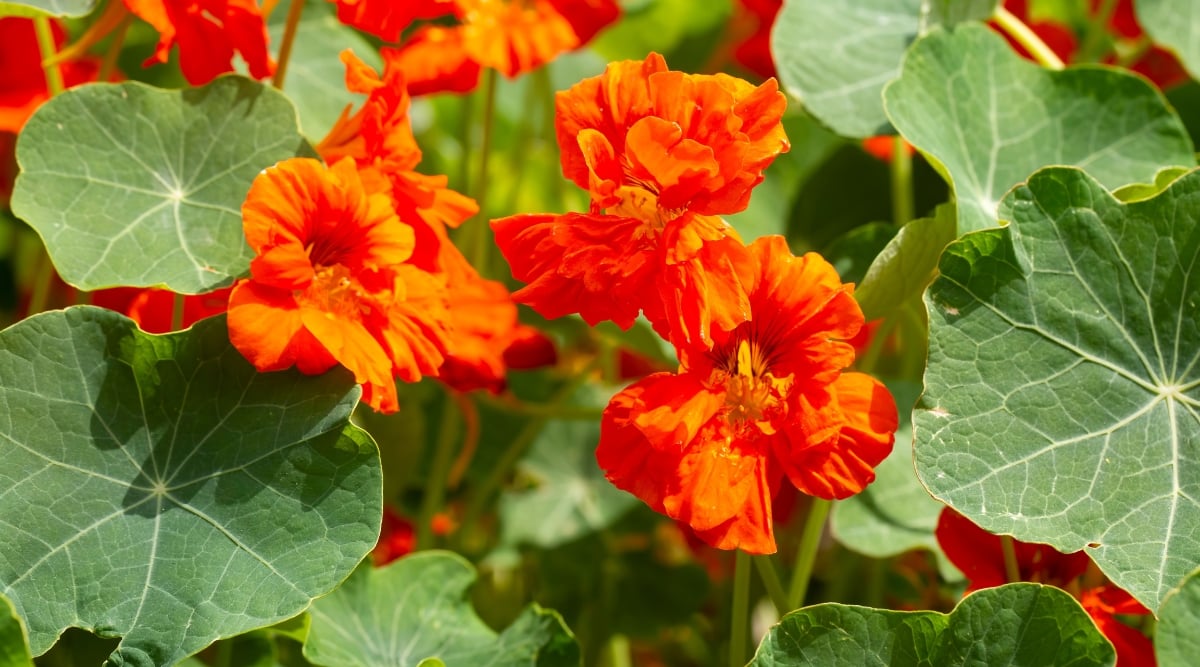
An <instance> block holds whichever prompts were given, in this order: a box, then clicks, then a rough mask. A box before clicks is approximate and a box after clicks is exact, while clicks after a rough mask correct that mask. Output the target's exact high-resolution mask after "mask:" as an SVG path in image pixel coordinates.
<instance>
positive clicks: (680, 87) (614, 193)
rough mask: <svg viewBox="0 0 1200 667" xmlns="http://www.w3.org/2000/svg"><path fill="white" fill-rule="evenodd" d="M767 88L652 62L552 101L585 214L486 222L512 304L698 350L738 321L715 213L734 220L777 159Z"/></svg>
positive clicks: (726, 230)
mask: <svg viewBox="0 0 1200 667" xmlns="http://www.w3.org/2000/svg"><path fill="white" fill-rule="evenodd" d="M785 105H786V101H785V99H784V97H783V95H782V94H781V93H780V92H779V90H778V86H777V85H776V83H775V81H774V80H771V81H768V82H766V83H764V84H763V85H761V86H758V87H755V86H751V85H750V84H748V83H746V82H745V81H742V80H740V79H735V78H733V77H730V76H726V75H723V74H717V75H692V74H684V73H682V72H673V71H670V70H668V69H667V67H666V63H665V62H664V61H663V59H662V57H661V56H659V55H658V54H651V55H650V56H649V57H648V58H647V59H646V60H645V61H642V62H635V61H624V62H618V63H613V64H611V65H609V66H608V68H607V70H605V73H604V74H603V75H601V76H598V77H593V78H591V79H586V80H584V81H582V82H580V83H579V84H577V85H575V86H573V87H572V88H571V89H570V90H568V91H566V92H561V93H559V94H558V96H557V100H556V106H557V120H556V126H557V134H558V143H559V148H560V149H561V151H562V163H563V173H564V174H565V175H566V176H567V177H568V178H570V179H571V180H572V181H574V182H575V183H576V184H577V185H579V186H580V187H582V188H585V189H587V190H588V192H589V193H590V195H591V198H592V206H591V211H589V212H588V213H568V214H565V215H553V214H532V215H517V216H512V217H509V218H504V219H500V220H495V221H493V222H492V229H493V230H494V231H495V232H496V242H497V244H498V245H499V246H500V250H501V251H502V252H503V253H504V256H505V258H506V259H507V260H508V262H509V265H510V266H511V268H512V271H513V276H514V277H516V278H517V279H518V280H521V281H523V282H526V283H528V285H526V287H524V288H523V289H521V290H520V291H518V292H516V293H515V294H514V295H513V296H514V298H516V299H517V300H518V301H520V302H521V303H526V304H528V305H530V306H532V307H533V308H534V309H535V310H537V311H538V312H539V313H541V314H542V315H543V316H545V317H549V318H554V317H560V316H563V315H566V314H570V313H579V314H580V315H581V316H582V317H583V318H584V320H586V321H587V322H588V323H589V324H595V323H597V322H599V321H602V320H612V321H613V322H615V323H616V324H617V325H619V326H621V327H624V328H628V327H630V326H631V325H632V323H633V320H634V319H635V318H636V317H637V315H638V313H639V312H644V313H645V315H646V316H647V318H649V320H650V322H651V323H652V324H653V325H654V326H655V329H656V330H658V331H659V333H660V334H662V335H663V336H664V337H666V338H668V339H669V340H671V341H673V342H679V343H682V344H689V343H691V342H693V341H707V340H708V335H709V334H708V329H709V327H710V326H715V327H719V328H725V329H730V328H733V327H734V326H737V325H738V324H739V323H741V322H742V321H744V320H745V319H746V315H747V304H746V299H745V294H744V293H742V291H741V288H740V282H739V281H738V279H737V277H736V274H737V272H738V271H739V270H740V268H739V267H742V266H744V265H745V263H746V261H747V259H746V256H745V249H744V247H743V246H742V243H741V240H740V239H739V238H738V237H737V235H736V233H735V232H734V231H733V229H732V228H731V227H729V226H728V225H727V224H726V223H725V222H724V221H723V220H722V219H721V218H719V217H717V216H719V215H724V214H728V213H736V212H738V211H741V210H742V209H744V208H745V207H746V205H747V203H748V202H749V199H750V191H751V189H752V188H753V187H754V186H755V185H757V184H758V183H759V182H760V181H761V180H762V178H763V176H762V172H763V169H765V168H766V167H767V165H769V164H770V163H771V161H772V160H774V159H775V157H776V156H777V155H778V154H779V153H780V152H782V151H785V150H787V149H788V142H787V138H786V137H785V135H784V132H783V128H782V125H781V124H780V119H781V117H782V115H783V111H784V107H785Z"/></svg>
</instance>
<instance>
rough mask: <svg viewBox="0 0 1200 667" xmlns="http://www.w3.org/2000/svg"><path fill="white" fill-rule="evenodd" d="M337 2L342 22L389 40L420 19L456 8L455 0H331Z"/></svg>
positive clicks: (394, 39) (398, 38) (393, 39)
mask: <svg viewBox="0 0 1200 667" xmlns="http://www.w3.org/2000/svg"><path fill="white" fill-rule="evenodd" d="M329 2H334V3H337V17H338V20H339V21H341V22H342V23H345V24H346V25H348V26H352V27H355V28H358V29H359V30H362V31H363V32H368V33H371V34H372V35H375V36H376V37H379V38H380V39H382V40H384V41H388V42H396V41H399V40H400V33H401V32H402V31H403V30H404V29H405V28H407V27H408V26H409V24H411V23H412V22H413V21H416V20H417V19H431V18H434V17H437V16H443V15H445V14H449V13H451V12H453V11H454V0H329Z"/></svg>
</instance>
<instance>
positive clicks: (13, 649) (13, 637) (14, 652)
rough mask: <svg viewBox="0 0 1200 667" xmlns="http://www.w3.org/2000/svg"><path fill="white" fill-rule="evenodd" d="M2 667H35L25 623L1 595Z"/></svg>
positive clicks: (0, 635)
mask: <svg viewBox="0 0 1200 667" xmlns="http://www.w3.org/2000/svg"><path fill="white" fill-rule="evenodd" d="M0 667H33V656H31V655H30V654H29V640H28V639H27V638H26V636H25V623H24V622H23V621H22V620H21V617H20V616H17V614H16V612H15V611H13V607H12V603H11V602H9V601H8V598H6V597H4V596H3V595H0Z"/></svg>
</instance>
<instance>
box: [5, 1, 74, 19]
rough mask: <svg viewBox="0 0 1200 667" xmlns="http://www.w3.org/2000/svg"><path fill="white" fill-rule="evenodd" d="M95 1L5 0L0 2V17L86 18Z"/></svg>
mask: <svg viewBox="0 0 1200 667" xmlns="http://www.w3.org/2000/svg"><path fill="white" fill-rule="evenodd" d="M95 6H96V0H7V1H6V2H0V16H61V17H66V18H73V17H76V16H86V15H88V14H90V13H91V11H92V8H93V7H95Z"/></svg>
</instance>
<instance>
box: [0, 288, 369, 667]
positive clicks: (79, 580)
mask: <svg viewBox="0 0 1200 667" xmlns="http://www.w3.org/2000/svg"><path fill="white" fill-rule="evenodd" d="M357 399H358V390H357V389H355V388H354V385H353V381H352V379H351V378H350V377H349V375H348V374H347V373H345V372H333V373H328V374H326V375H323V376H319V377H305V376H302V375H300V374H299V373H298V372H291V371H289V372H282V373H257V372H256V371H255V370H254V368H253V367H252V366H251V365H250V364H249V363H247V362H246V360H245V359H243V358H242V357H241V355H240V354H239V353H238V352H237V350H235V349H234V348H233V347H232V346H231V345H230V344H229V339H228V334H227V332H226V330H225V321H224V318H211V319H208V320H204V321H201V322H199V323H197V324H196V325H195V326H194V327H192V328H191V329H189V330H187V331H184V332H181V333H178V334H172V335H169V336H153V335H149V334H146V333H143V332H142V331H141V330H139V329H138V328H137V326H136V325H135V324H134V323H133V321H132V320H129V319H128V318H125V317H124V316H121V315H119V314H117V313H114V312H111V311H106V310H102V309H99V308H92V307H76V308H71V309H68V310H66V311H52V312H48V313H44V314H41V315H37V316H35V317H32V318H29V319H27V320H24V321H22V322H20V323H19V324H17V325H14V326H13V327H10V328H9V329H6V330H5V331H3V332H0V402H2V403H3V406H4V409H3V410H0V460H3V461H4V462H5V465H4V466H3V468H0V488H3V489H4V493H3V494H0V524H2V525H3V529H4V535H5V538H4V540H5V545H4V549H3V550H0V586H2V592H3V593H4V594H6V595H8V596H9V597H10V598H11V599H12V601H13V603H14V604H15V605H16V607H17V609H18V611H19V612H20V613H21V614H22V615H23V616H24V618H25V620H26V622H27V623H28V626H29V637H30V645H31V647H32V649H33V652H34V653H35V654H41V653H42V652H44V651H46V649H48V648H49V647H50V645H51V644H53V643H54V640H55V638H56V637H58V635H59V634H60V633H61V632H62V631H63V630H64V629H66V628H67V627H69V626H77V627H82V628H85V629H88V630H92V631H94V632H96V633H97V634H100V635H102V636H107V637H113V636H121V637H122V640H121V643H120V644H119V646H118V649H117V651H116V653H115V654H114V655H113V657H112V658H111V661H112V662H113V663H114V664H135V665H151V664H153V665H169V664H174V663H175V662H177V661H179V660H181V659H182V658H184V657H185V656H187V655H188V654H190V653H194V652H196V651H198V650H200V649H201V648H203V647H204V646H205V645H207V644H209V643H210V642H212V641H213V640H214V639H217V638H218V637H228V636H232V635H235V634H238V633H241V632H245V631H247V630H250V629H253V628H256V627H260V626H264V625H268V624H271V623H275V622H277V621H280V620H283V619H285V618H288V617H291V616H294V615H295V614H297V613H298V612H300V611H301V610H303V609H304V608H305V607H306V606H307V605H308V604H309V602H310V601H311V600H312V599H313V598H315V597H317V596H319V595H323V594H324V593H326V592H328V591H329V590H330V589H332V588H333V587H334V586H336V585H337V584H338V582H340V581H341V580H342V579H344V578H345V577H346V576H347V575H349V573H350V572H351V571H352V570H353V568H354V566H355V565H356V564H357V563H358V562H359V561H360V560H361V559H362V558H363V556H364V555H365V554H366V553H367V551H368V550H369V549H370V548H371V547H372V546H373V545H374V543H375V539H376V537H377V535H378V530H379V521H380V516H381V513H382V498H381V492H380V488H381V479H380V471H379V453H378V450H377V449H376V447H375V445H374V443H373V442H372V441H371V439H370V437H369V436H368V435H366V434H365V433H364V432H363V431H361V430H359V429H358V428H356V427H354V426H351V425H350V424H349V416H350V411H351V409H352V408H353V407H354V405H355V403H356V402H357Z"/></svg>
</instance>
